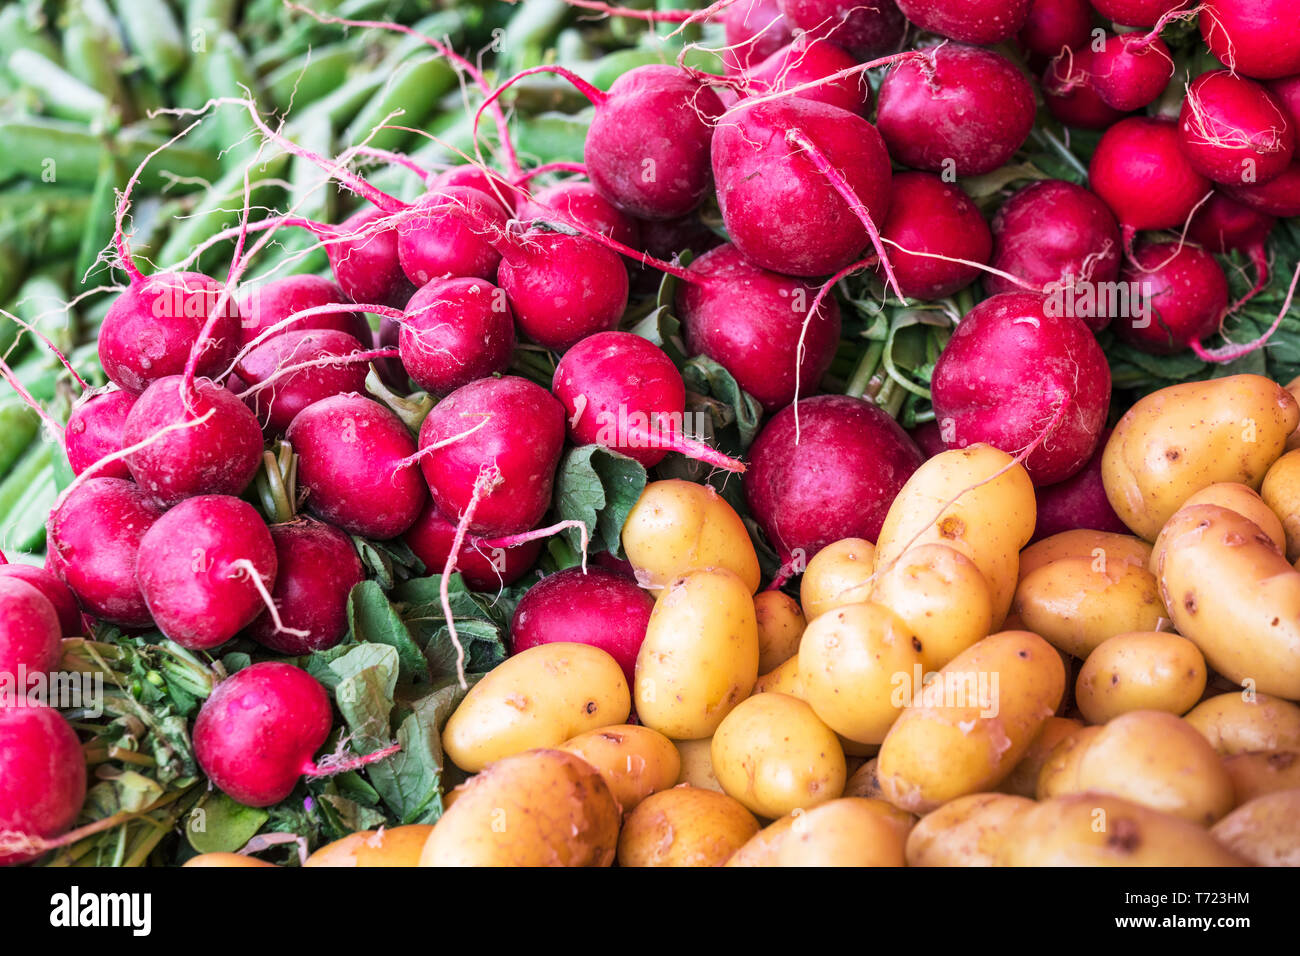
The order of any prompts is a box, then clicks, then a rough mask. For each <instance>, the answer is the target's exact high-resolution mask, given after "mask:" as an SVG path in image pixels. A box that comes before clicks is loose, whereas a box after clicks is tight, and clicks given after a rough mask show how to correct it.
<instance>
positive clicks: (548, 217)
mask: <svg viewBox="0 0 1300 956" xmlns="http://www.w3.org/2000/svg"><path fill="white" fill-rule="evenodd" d="M516 218H517V219H520V220H523V221H524V222H527V221H528V220H530V219H540V220H542V221H544V222H558V223H561V224H563V225H573V224H576V225H579V226H585V227H587V228H588V229H590V230H591V231H592V232H598V233H600V234H601V235H604V236H609V237H610V238H611V239H613V240H615V241H616V242H621V243H623V245H625V246H633V247H636V246H639V245H640V243H641V227H640V223H638V222H637V221H636V220H635V219H633V218H632V217H631V216H629V215H628V214H627V213H625V212H622V211H621V210H619V208H618V207H617V206H615V205H614V204H613V203H612V202H610V201H609V200H608V199H606V198H605V197H604V196H602V195H601V194H600V192H599V190H597V189H596V187H595V186H593V185H592V184H591V183H585V182H580V181H572V182H565V183H557V184H556V185H554V186H547V187H546V188H545V189H540V190H538V191H537V192H536V193H534V194H533V198H532V199H529V200H525V201H523V202H521V203H520V204H519V212H518V213H517V214H516Z"/></svg>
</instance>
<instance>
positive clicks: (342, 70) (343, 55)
mask: <svg viewBox="0 0 1300 956" xmlns="http://www.w3.org/2000/svg"><path fill="white" fill-rule="evenodd" d="M357 52H358V51H357V46H356V44H355V43H351V42H348V43H335V44H333V45H331V46H326V47H320V48H318V49H314V50H312V51H311V52H310V53H304V54H302V55H301V56H297V57H294V58H293V59H291V60H289V61H288V62H287V63H285V64H283V65H282V66H280V67H279V68H277V69H275V70H272V71H271V72H270V73H268V74H267V76H266V78H265V81H264V84H265V87H266V92H267V95H268V96H270V98H271V102H272V103H274V104H275V106H276V108H277V109H281V110H287V109H288V108H289V106H290V103H291V102H292V105H293V106H294V107H295V108H302V107H306V106H310V105H311V104H312V103H315V102H316V101H318V100H319V99H320V98H321V97H323V96H325V95H326V94H328V93H329V92H330V91H331V90H333V89H337V88H338V87H339V86H341V85H342V84H343V83H344V82H345V81H346V80H347V76H348V71H349V70H350V69H351V68H352V66H353V65H354V64H355V63H356V62H357Z"/></svg>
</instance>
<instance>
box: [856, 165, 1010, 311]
mask: <svg viewBox="0 0 1300 956" xmlns="http://www.w3.org/2000/svg"><path fill="white" fill-rule="evenodd" d="M891 189H892V192H893V198H891V199H890V202H889V215H888V216H886V217H885V222H884V225H883V226H881V228H880V235H881V236H882V237H883V238H884V239H885V241H886V243H887V244H888V245H889V247H890V261H891V263H892V265H893V267H894V275H895V276H896V277H897V278H898V285H899V288H901V289H902V290H903V295H905V296H908V297H909V298H911V297H915V298H918V299H942V298H943V297H944V296H949V295H952V294H953V293H954V292H956V291H958V290H959V289H964V288H966V286H968V285H970V284H971V283H972V282H974V281H975V280H976V279H977V278H978V277H979V274H980V270H979V268H978V267H977V266H973V265H967V264H965V263H961V262H952V261H949V260H951V259H965V260H967V261H968V262H977V263H981V264H984V263H987V262H988V261H989V256H990V255H991V254H992V252H993V235H992V233H990V232H989V226H988V223H986V222H985V221H984V216H983V215H982V214H981V213H980V211H979V207H978V206H976V205H975V203H974V202H973V201H972V200H971V198H970V197H969V196H967V195H966V193H965V192H964V191H963V190H962V188H961V187H960V186H958V185H957V184H956V183H946V182H944V181H943V180H942V179H940V178H939V177H938V176H936V175H934V174H933V173H895V174H894V181H893V184H892V187H891ZM904 250H906V251H904ZM914 253H927V254H928V255H916V254H914ZM936 257H943V258H936Z"/></svg>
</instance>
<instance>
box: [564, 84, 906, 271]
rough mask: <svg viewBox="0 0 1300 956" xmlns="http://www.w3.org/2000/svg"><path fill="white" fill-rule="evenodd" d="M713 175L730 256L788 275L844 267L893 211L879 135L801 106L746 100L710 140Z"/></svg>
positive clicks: (832, 113) (850, 119)
mask: <svg viewBox="0 0 1300 956" xmlns="http://www.w3.org/2000/svg"><path fill="white" fill-rule="evenodd" d="M588 142H590V141H588ZM713 173H714V176H715V177H716V179H717V185H718V206H719V208H720V209H721V210H722V221H723V224H724V225H725V226H726V229H727V232H728V233H729V234H730V236H731V241H732V242H733V243H735V245H736V248H737V249H739V250H740V252H741V253H742V254H743V255H744V256H745V258H747V259H749V260H751V261H752V262H753V263H754V264H755V265H757V266H760V267H762V268H764V269H770V270H772V271H774V272H782V273H785V274H787V275H795V276H821V275H828V274H830V273H833V272H837V271H839V270H840V269H842V268H844V267H845V266H847V265H849V264H850V263H851V262H853V261H855V260H856V259H857V258H858V257H859V255H860V254H861V252H862V250H863V249H864V248H865V247H866V245H867V243H868V242H870V241H872V240H873V235H872V230H875V228H876V226H875V224H877V223H879V222H881V221H883V219H884V217H885V214H886V213H887V212H888V211H889V178H890V170H889V154H888V153H887V152H886V151H885V145H884V142H883V141H882V140H881V138H880V134H879V133H878V132H876V129H875V127H874V126H872V125H871V124H870V123H868V122H867V121H866V120H864V119H863V118H862V117H861V116H858V115H857V114H856V113H850V112H848V111H846V110H841V109H838V108H836V107H834V106H827V105H826V104H825V103H815V102H813V101H811V100H806V99H799V98H798V97H791V96H785V97H781V98H779V99H774V100H767V101H758V100H742V101H741V102H740V103H739V104H738V105H737V106H736V107H735V108H734V109H733V110H731V111H730V112H729V113H728V115H727V117H726V119H725V120H724V121H723V122H722V123H721V124H720V125H719V126H718V130H717V133H716V134H715V135H714V137H713ZM837 180H838V182H837ZM864 217H865V219H866V220H868V221H869V222H870V223H871V226H870V227H868V225H867V222H864Z"/></svg>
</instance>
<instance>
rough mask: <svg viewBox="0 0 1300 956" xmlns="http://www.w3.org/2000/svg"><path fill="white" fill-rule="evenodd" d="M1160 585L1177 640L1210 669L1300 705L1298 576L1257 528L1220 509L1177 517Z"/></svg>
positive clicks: (1208, 508) (1167, 543) (1186, 511)
mask: <svg viewBox="0 0 1300 956" xmlns="http://www.w3.org/2000/svg"><path fill="white" fill-rule="evenodd" d="M1283 394H1286V396H1287V399H1288V400H1290V393H1283ZM1159 578H1160V586H1161V591H1162V593H1163V595H1164V599H1165V605H1166V606H1167V607H1168V608H1169V614H1170V616H1171V617H1172V618H1173V621H1174V626H1175V627H1176V628H1177V629H1178V633H1179V634H1182V635H1183V636H1184V637H1186V638H1187V639H1188V640H1190V641H1192V642H1194V643H1195V644H1196V646H1197V647H1199V648H1200V649H1201V653H1203V654H1204V655H1205V661H1206V663H1207V664H1209V666H1210V667H1211V668H1213V669H1214V670H1215V671H1217V672H1218V673H1219V674H1222V675H1223V676H1224V677H1226V678H1228V679H1229V680H1231V681H1232V682H1233V683H1237V684H1246V685H1247V686H1251V687H1253V688H1254V689H1256V690H1258V691H1260V692H1261V693H1265V694H1274V695H1276V696H1278V697H1285V698H1287V699H1289V700H1295V699H1300V571H1296V570H1295V569H1294V568H1293V567H1291V565H1290V564H1288V563H1287V560H1286V558H1284V557H1283V556H1282V555H1281V554H1279V553H1278V551H1277V549H1276V548H1275V547H1274V546H1273V543H1272V542H1271V541H1270V540H1269V539H1268V536H1267V535H1266V534H1264V532H1262V531H1260V530H1259V527H1258V526H1257V525H1256V524H1255V523H1254V522H1253V521H1251V520H1249V519H1248V518H1243V517H1242V516H1241V515H1239V514H1237V513H1236V512H1234V511H1228V510H1227V509H1226V508H1220V507H1218V506H1216V505H1193V506H1192V507H1190V508H1184V509H1182V510H1180V511H1179V512H1178V513H1177V514H1176V515H1174V517H1173V518H1172V519H1170V522H1169V526H1168V527H1167V528H1166V540H1165V550H1164V554H1163V555H1162V556H1161V558H1160V573H1159ZM1247 682H1250V683H1249V684H1247Z"/></svg>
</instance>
